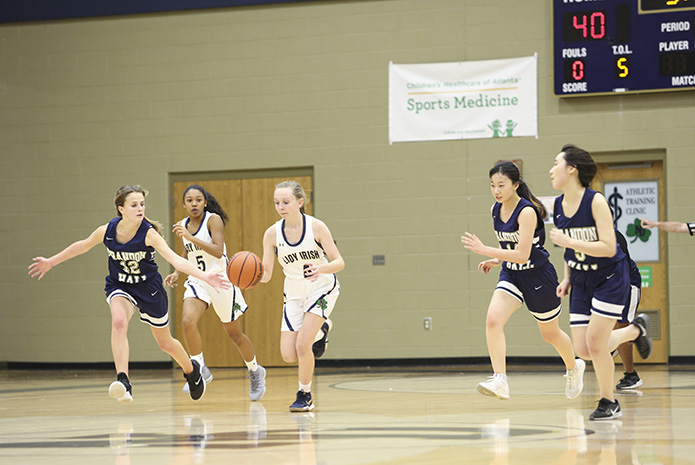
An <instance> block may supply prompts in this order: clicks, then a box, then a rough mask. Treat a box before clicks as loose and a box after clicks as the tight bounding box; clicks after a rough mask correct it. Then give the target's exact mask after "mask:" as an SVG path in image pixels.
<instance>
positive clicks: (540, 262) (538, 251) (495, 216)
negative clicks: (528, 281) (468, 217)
mask: <svg viewBox="0 0 695 465" xmlns="http://www.w3.org/2000/svg"><path fill="white" fill-rule="evenodd" d="M501 207H502V204H501V203H499V202H497V203H495V205H494V206H493V207H492V221H493V224H494V228H495V234H496V235H497V240H498V241H499V243H500V247H501V248H503V249H509V250H513V249H516V248H517V247H518V246H519V214H520V213H521V210H523V209H524V208H532V209H533V211H534V213H535V214H536V217H538V218H539V215H538V213H537V211H536V209H535V208H534V206H533V204H532V203H531V202H530V201H528V200H526V199H525V198H523V197H522V198H521V199H520V200H519V202H518V203H517V204H516V207H515V208H514V211H513V212H512V214H511V216H510V217H509V219H508V220H507V221H506V222H504V221H502V219H501V218H500V208H501ZM543 244H545V225H544V224H543V221H542V220H540V218H539V220H538V222H537V224H536V230H535V231H534V232H533V244H532V246H531V255H530V256H529V259H528V261H527V262H526V263H512V262H506V261H505V262H504V263H502V266H504V267H506V268H508V269H510V270H512V271H526V270H535V269H538V268H541V267H543V266H544V265H546V264H547V263H548V257H549V256H550V254H549V253H548V251H547V250H545V248H544V247H543Z"/></svg>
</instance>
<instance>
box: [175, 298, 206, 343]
mask: <svg viewBox="0 0 695 465" xmlns="http://www.w3.org/2000/svg"><path fill="white" fill-rule="evenodd" d="M207 308H208V303H207V302H205V301H203V300H200V299H197V298H195V297H185V298H184V299H183V312H182V313H183V315H182V319H181V325H182V328H183V340H184V342H185V343H186V347H187V348H188V351H189V352H190V354H191V355H197V354H202V353H203V339H202V337H201V335H200V331H199V330H198V322H199V321H200V318H201V317H202V316H203V314H204V313H205V310H207Z"/></svg>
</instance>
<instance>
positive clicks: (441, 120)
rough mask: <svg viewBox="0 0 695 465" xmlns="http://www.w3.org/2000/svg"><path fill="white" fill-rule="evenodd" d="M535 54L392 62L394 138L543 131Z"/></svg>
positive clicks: (391, 135) (479, 136)
mask: <svg viewBox="0 0 695 465" xmlns="http://www.w3.org/2000/svg"><path fill="white" fill-rule="evenodd" d="M536 61H537V59H536V56H535V55H534V56H531V57H523V58H511V59H506V60H487V61H467V62H458V63H431V64H417V65H396V64H394V63H390V64H389V143H393V142H409V141H424V140H452V139H484V138H488V137H491V138H496V137H521V136H534V137H536V138H537V137H538V99H537V83H536V81H537V79H536Z"/></svg>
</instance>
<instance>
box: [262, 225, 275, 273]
mask: <svg viewBox="0 0 695 465" xmlns="http://www.w3.org/2000/svg"><path fill="white" fill-rule="evenodd" d="M275 239H276V238H275V225H272V226H271V227H269V228H268V229H266V230H265V234H263V277H262V278H261V282H262V283H267V282H268V281H270V278H272V277H273V266H274V265H275Z"/></svg>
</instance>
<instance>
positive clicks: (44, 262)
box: [29, 225, 106, 279]
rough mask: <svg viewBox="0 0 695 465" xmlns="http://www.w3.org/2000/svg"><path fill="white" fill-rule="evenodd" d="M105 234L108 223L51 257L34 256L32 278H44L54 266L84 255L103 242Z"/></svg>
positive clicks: (30, 269) (30, 266)
mask: <svg viewBox="0 0 695 465" xmlns="http://www.w3.org/2000/svg"><path fill="white" fill-rule="evenodd" d="M104 234H106V225H103V226H99V227H98V228H97V229H95V230H94V231H93V232H92V234H90V235H89V237H87V238H86V239H82V240H81V241H77V242H73V243H72V244H70V245H69V246H67V247H66V248H65V249H63V250H62V251H61V252H59V253H57V254H55V255H53V256H52V257H50V258H44V257H34V259H33V260H34V263H32V264H31V265H29V276H31V277H32V278H35V277H36V276H38V277H39V279H41V278H43V275H45V274H46V273H47V272H48V271H49V270H50V269H51V268H53V267H54V266H56V265H58V264H60V263H63V262H64V261H66V260H70V259H71V258H73V257H76V256H78V255H82V254H83V253H85V252H88V251H89V250H90V249H91V248H92V247H94V246H95V245H97V244H98V243H100V242H103V241H104Z"/></svg>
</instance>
